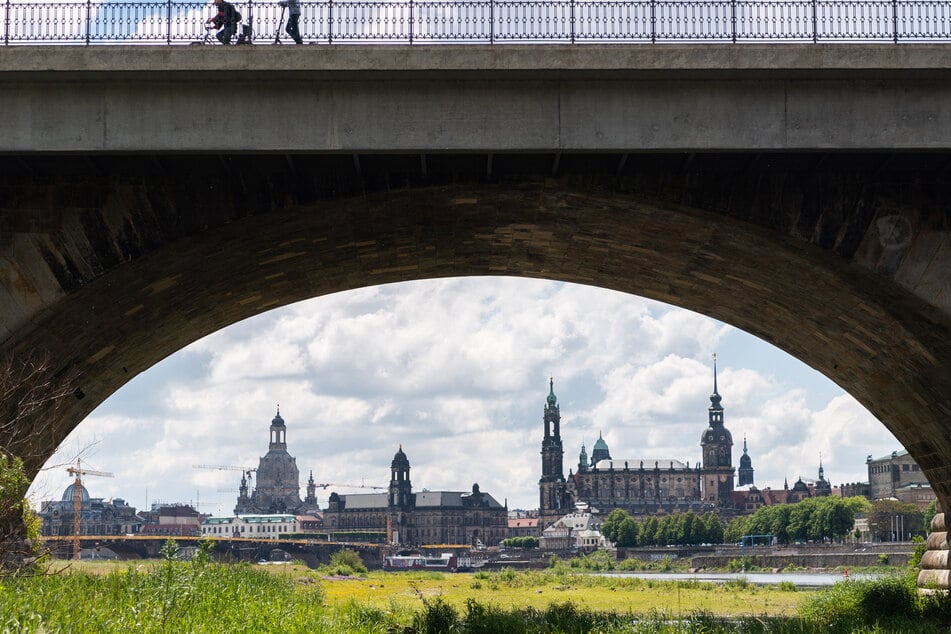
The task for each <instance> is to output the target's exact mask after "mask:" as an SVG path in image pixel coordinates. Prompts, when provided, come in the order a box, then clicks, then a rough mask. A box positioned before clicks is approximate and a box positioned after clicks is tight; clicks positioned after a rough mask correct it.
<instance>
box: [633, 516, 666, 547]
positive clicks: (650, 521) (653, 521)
mask: <svg viewBox="0 0 951 634" xmlns="http://www.w3.org/2000/svg"><path fill="white" fill-rule="evenodd" d="M659 524H660V523H659V522H658V521H657V518H656V517H648V518H647V519H646V520H644V523H643V524H641V532H640V534H639V535H638V538H637V544H638V546H654V545H655V544H657V529H658V526H659Z"/></svg>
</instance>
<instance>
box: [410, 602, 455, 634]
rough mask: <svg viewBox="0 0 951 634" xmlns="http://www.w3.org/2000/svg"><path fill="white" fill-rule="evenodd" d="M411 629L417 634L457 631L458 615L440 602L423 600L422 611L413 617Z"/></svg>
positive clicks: (442, 633) (444, 633)
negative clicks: (417, 633)
mask: <svg viewBox="0 0 951 634" xmlns="http://www.w3.org/2000/svg"><path fill="white" fill-rule="evenodd" d="M413 629H414V630H415V631H416V632H419V634H447V633H449V632H455V631H457V630H458V629H459V613H458V612H457V611H456V608H454V607H452V606H451V605H450V604H448V603H446V602H445V601H443V600H442V598H441V597H436V598H435V599H432V600H430V599H423V609H422V611H421V612H417V613H416V614H414V615H413Z"/></svg>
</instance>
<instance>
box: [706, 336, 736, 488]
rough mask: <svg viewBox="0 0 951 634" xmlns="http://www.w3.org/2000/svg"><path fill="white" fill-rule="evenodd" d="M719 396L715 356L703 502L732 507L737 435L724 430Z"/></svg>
mask: <svg viewBox="0 0 951 634" xmlns="http://www.w3.org/2000/svg"><path fill="white" fill-rule="evenodd" d="M720 400H721V398H720V394H719V392H717V355H716V354H714V355H713V394H711V395H710V407H709V409H708V410H707V412H708V418H709V420H708V424H707V428H706V430H704V432H703V435H702V436H700V447H701V448H702V449H703V467H702V469H701V476H700V482H701V485H702V490H703V493H702V495H703V501H704V502H710V503H713V504H716V505H717V506H729V505H730V504H732V502H733V500H732V497H733V475H734V470H733V435H732V434H730V430H728V429H727V428H726V427H724V426H723V406H722V405H720Z"/></svg>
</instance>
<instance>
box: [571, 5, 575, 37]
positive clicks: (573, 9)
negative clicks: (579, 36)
mask: <svg viewBox="0 0 951 634" xmlns="http://www.w3.org/2000/svg"><path fill="white" fill-rule="evenodd" d="M571 43H572V44H574V43H575V0H571Z"/></svg>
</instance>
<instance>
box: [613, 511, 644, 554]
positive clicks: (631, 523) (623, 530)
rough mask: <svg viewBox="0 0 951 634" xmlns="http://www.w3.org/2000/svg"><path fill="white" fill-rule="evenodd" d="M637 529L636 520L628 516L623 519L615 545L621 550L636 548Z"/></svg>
mask: <svg viewBox="0 0 951 634" xmlns="http://www.w3.org/2000/svg"><path fill="white" fill-rule="evenodd" d="M638 528H639V527H638V524H637V520H635V519H634V518H633V517H630V516H628V517H625V518H624V519H623V520H622V521H621V525H620V527H618V531H617V541H616V542H615V544H616V545H618V546H621V547H622V548H630V547H632V546H637V532H638Z"/></svg>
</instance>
